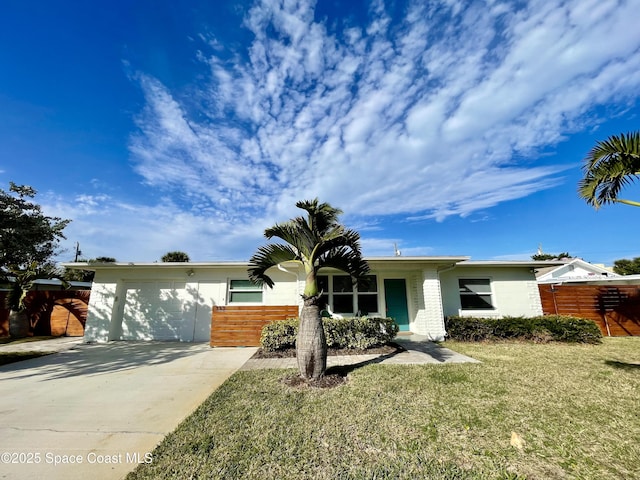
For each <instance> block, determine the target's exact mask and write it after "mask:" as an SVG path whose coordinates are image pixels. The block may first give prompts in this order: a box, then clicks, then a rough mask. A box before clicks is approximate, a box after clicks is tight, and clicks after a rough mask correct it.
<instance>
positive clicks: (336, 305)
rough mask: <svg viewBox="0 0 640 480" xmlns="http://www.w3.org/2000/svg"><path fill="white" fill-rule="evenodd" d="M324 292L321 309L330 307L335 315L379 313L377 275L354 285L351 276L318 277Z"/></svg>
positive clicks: (368, 276)
mask: <svg viewBox="0 0 640 480" xmlns="http://www.w3.org/2000/svg"><path fill="white" fill-rule="evenodd" d="M316 280H317V282H318V290H319V291H321V292H322V296H321V297H320V308H325V307H326V305H329V307H330V308H331V310H332V311H333V312H334V313H349V314H354V313H357V312H360V314H361V315H367V314H372V313H377V312H378V280H377V277H376V276H375V275H367V276H365V277H362V278H361V279H360V280H358V282H357V283H356V284H355V285H354V283H353V279H352V278H351V277H350V276H349V275H318V277H317V279H316Z"/></svg>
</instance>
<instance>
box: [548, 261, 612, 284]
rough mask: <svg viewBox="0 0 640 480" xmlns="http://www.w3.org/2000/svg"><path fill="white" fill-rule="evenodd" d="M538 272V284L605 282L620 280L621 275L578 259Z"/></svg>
mask: <svg viewBox="0 0 640 480" xmlns="http://www.w3.org/2000/svg"><path fill="white" fill-rule="evenodd" d="M545 270H546V271H538V275H537V280H538V283H563V282H583V281H595V280H605V281H611V280H614V281H615V279H620V278H621V277H622V275H618V274H617V273H614V272H612V271H611V270H608V269H607V268H605V267H603V266H600V265H594V264H593V263H589V262H585V261H584V260H582V259H580V258H574V259H572V260H571V261H568V262H566V263H564V264H563V265H560V266H557V267H552V268H551V269H545Z"/></svg>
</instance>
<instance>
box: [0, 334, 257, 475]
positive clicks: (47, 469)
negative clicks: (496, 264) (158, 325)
mask: <svg viewBox="0 0 640 480" xmlns="http://www.w3.org/2000/svg"><path fill="white" fill-rule="evenodd" d="M36 343H39V344H41V345H36ZM18 345H24V347H21V348H27V346H28V348H29V350H32V351H33V349H35V348H38V349H42V351H51V349H52V348H59V349H62V350H63V351H60V353H55V354H53V355H47V356H44V357H39V358H35V359H31V360H25V361H21V362H17V363H13V364H9V365H4V366H1V367H0V399H1V401H0V478H7V479H40V478H42V479H85V478H96V479H102V478H105V479H118V478H123V477H124V476H125V475H126V474H127V473H128V472H129V471H131V470H133V469H134V468H135V467H136V465H137V464H138V463H140V462H144V461H153V458H152V457H151V456H150V455H151V453H150V452H151V451H152V450H153V448H154V447H155V446H156V445H157V444H158V443H159V442H160V441H161V440H162V439H163V438H164V437H165V436H166V435H167V434H168V433H170V432H171V431H173V430H174V429H175V428H176V427H177V426H178V424H179V423H180V422H181V421H182V420H183V419H184V418H185V417H186V416H188V415H189V414H190V413H192V412H193V410H195V409H196V408H197V407H198V406H199V405H200V404H201V403H202V402H203V401H204V400H205V399H206V398H207V397H208V396H209V395H210V394H211V393H212V392H213V391H214V390H215V389H216V388H217V387H218V386H219V385H221V384H222V382H224V381H225V380H226V379H227V378H228V377H229V376H230V375H231V374H233V372H235V371H236V370H238V369H239V368H240V367H241V366H242V365H243V364H244V363H245V361H246V360H247V359H248V358H250V357H251V356H252V355H253V354H254V353H255V351H256V349H255V348H215V349H214V348H210V347H209V345H208V344H193V343H165V342H144V343H136V342H115V343H109V344H102V345H87V344H81V345H78V344H71V345H70V342H64V341H63V340H62V339H60V341H59V342H52V341H51V340H46V341H42V342H27V343H23V344H15V345H14V347H17V346H18ZM3 347H6V345H5V346H3ZM68 347H71V348H68ZM65 348H66V349H65ZM10 351H15V348H13V347H12V348H11V350H10ZM22 351H24V350H22ZM27 351H28V350H27Z"/></svg>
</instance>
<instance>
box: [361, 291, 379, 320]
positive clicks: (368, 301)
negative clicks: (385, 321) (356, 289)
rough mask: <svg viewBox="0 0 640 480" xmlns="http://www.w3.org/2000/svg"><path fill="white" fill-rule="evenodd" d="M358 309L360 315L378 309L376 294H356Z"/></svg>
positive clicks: (374, 311)
mask: <svg viewBox="0 0 640 480" xmlns="http://www.w3.org/2000/svg"><path fill="white" fill-rule="evenodd" d="M358 310H360V314H361V315H368V314H370V313H376V312H377V311H378V295H358Z"/></svg>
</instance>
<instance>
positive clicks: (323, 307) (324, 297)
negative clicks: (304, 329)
mask: <svg viewBox="0 0 640 480" xmlns="http://www.w3.org/2000/svg"><path fill="white" fill-rule="evenodd" d="M318 305H319V306H320V310H326V308H327V305H329V294H328V293H325V294H324V295H322V296H321V297H320V303H319V304H318Z"/></svg>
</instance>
